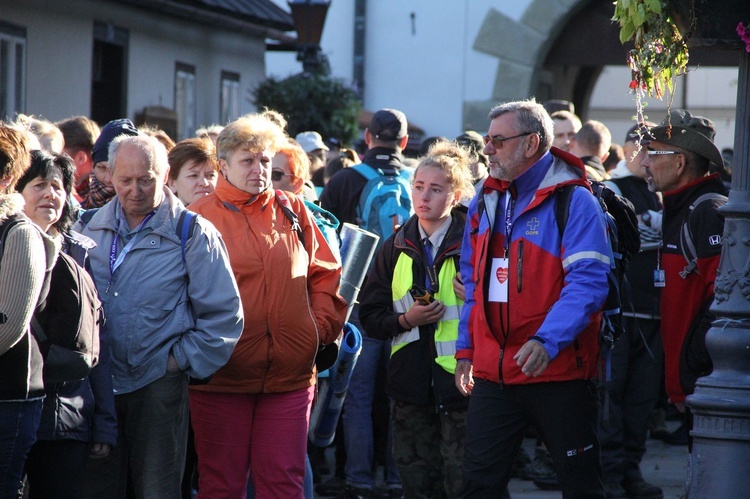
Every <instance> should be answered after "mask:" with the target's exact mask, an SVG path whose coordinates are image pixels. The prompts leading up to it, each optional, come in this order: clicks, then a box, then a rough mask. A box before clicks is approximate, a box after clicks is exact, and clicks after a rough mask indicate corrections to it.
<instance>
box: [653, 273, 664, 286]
mask: <svg viewBox="0 0 750 499" xmlns="http://www.w3.org/2000/svg"><path fill="white" fill-rule="evenodd" d="M666 285H667V282H666V278H665V276H664V270H663V269H656V270H654V287H655V288H663V287H664V286H666Z"/></svg>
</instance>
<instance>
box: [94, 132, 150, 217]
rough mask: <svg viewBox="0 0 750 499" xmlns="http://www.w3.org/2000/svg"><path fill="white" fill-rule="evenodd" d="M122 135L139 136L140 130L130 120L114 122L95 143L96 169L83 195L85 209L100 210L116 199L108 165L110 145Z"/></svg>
mask: <svg viewBox="0 0 750 499" xmlns="http://www.w3.org/2000/svg"><path fill="white" fill-rule="evenodd" d="M120 135H131V136H136V135H138V129H137V128H136V127H135V125H133V122H132V121H130V120H128V119H124V118H123V119H119V120H112V121H110V122H109V123H107V124H106V125H104V128H102V131H101V133H100V134H99V138H98V139H96V142H94V148H93V149H92V150H91V161H92V162H93V163H94V169H93V171H92V172H91V174H90V175H89V184H88V189H87V191H86V192H85V195H84V194H81V197H82V200H81V206H82V207H83V208H85V209H90V208H99V207H100V206H104V205H105V204H107V203H108V202H109V200H110V199H112V198H113V197H115V188H114V187H113V186H112V177H111V174H110V171H109V165H108V163H107V156H108V155H109V144H110V143H111V142H112V141H113V140H114V139H115V137H118V136H120Z"/></svg>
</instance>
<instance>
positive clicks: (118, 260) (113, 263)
mask: <svg viewBox="0 0 750 499" xmlns="http://www.w3.org/2000/svg"><path fill="white" fill-rule="evenodd" d="M155 213H156V212H155V211H152V212H151V213H149V214H148V215H146V218H144V219H143V221H142V222H141V223H140V225H138V228H137V229H136V230H135V235H134V236H133V238H132V239H131V240H130V241H128V244H126V245H125V247H124V248H123V249H122V251H121V252H120V254H119V255H118V254H117V243H118V241H119V240H120V231H119V228H118V230H117V232H116V233H115V237H114V239H113V240H112V247H111V248H110V250H109V282H110V283H111V282H112V277H113V276H114V275H115V271H116V270H117V267H119V266H120V265H121V264H122V262H123V261H124V260H125V256H126V255H127V254H128V253H129V252H130V250H131V249H133V245H134V244H135V240H136V239H138V233H139V232H140V231H141V229H142V228H143V226H144V225H146V222H148V221H149V220H151V217H153V216H154V214H155ZM120 223H121V224H122V222H120ZM107 289H109V286H107Z"/></svg>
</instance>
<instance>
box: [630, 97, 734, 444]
mask: <svg viewBox="0 0 750 499" xmlns="http://www.w3.org/2000/svg"><path fill="white" fill-rule="evenodd" d="M650 133H651V136H652V137H653V138H652V139H651V142H650V143H649V144H648V146H647V147H646V149H647V151H646V157H645V159H644V160H643V162H642V163H641V166H642V168H643V169H644V170H645V172H646V181H647V182H648V185H649V189H651V191H652V192H656V191H659V192H661V193H662V194H663V196H664V218H663V220H662V234H663V235H662V241H663V243H662V248H661V262H660V267H659V269H660V271H659V272H661V273H660V274H656V275H655V284H656V285H660V286H663V288H664V289H663V291H662V296H661V318H662V325H661V331H662V341H663V344H664V360H665V377H666V390H667V396H668V397H669V401H670V402H671V403H673V404H675V406H676V407H677V409H678V410H679V411H680V412H684V411H685V405H684V401H685V396H686V395H689V394H691V393H693V390H694V389H695V381H696V380H697V379H698V378H699V377H701V376H706V375H708V374H710V373H711V370H712V369H713V366H712V364H711V359H710V358H709V357H708V354H707V352H706V347H705V341H704V340H705V335H706V332H707V331H708V329H709V328H710V327H711V320H712V319H713V317H712V314H711V313H710V312H709V310H708V307H709V306H710V304H711V302H712V301H713V292H714V280H715V279H716V272H717V269H718V266H719V258H720V256H721V241H722V234H723V232H724V216H723V215H721V214H720V213H719V211H718V208H719V207H720V206H721V205H722V204H724V203H725V202H726V198H725V197H723V196H722V195H724V194H726V189H725V188H724V184H723V183H722V181H721V179H720V178H719V175H718V173H711V171H712V165H713V168H714V169H716V170H720V169H723V166H724V165H723V160H722V157H721V153H720V152H719V149H718V148H717V147H716V146H715V145H714V143H713V140H714V136H715V133H716V132H715V128H714V124H713V122H712V121H711V120H709V119H707V118H704V117H701V116H692V115H691V114H690V113H689V112H687V111H684V110H675V111H672V112H671V113H670V114H669V116H667V117H666V118H665V119H664V121H663V122H662V123H661V124H660V125H659V126H657V127H654V128H652V129H651V131H650ZM714 171H715V170H714ZM684 229H687V230H688V232H689V234H691V235H692V237H691V238H684V237H683V236H682V232H683V230H684ZM689 239H692V246H694V252H693V251H691V250H690V249H689V248H690V246H691V245H690V244H687V243H686V241H688V240H689ZM693 253H694V254H693ZM659 281H661V282H659ZM685 427H686V430H688V431H689V429H690V428H691V427H692V421H691V418H690V415H689V413H686V424H685Z"/></svg>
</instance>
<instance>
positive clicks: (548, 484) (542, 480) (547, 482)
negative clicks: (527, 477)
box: [533, 472, 561, 490]
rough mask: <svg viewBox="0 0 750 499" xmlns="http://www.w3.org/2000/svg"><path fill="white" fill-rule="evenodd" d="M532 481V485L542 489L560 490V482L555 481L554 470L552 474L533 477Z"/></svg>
mask: <svg viewBox="0 0 750 499" xmlns="http://www.w3.org/2000/svg"><path fill="white" fill-rule="evenodd" d="M533 481H534V485H536V486H537V487H538V488H540V489H542V490H561V489H560V482H558V481H557V474H556V473H554V472H553V473H552V475H549V476H546V477H539V478H535V479H534V480H533Z"/></svg>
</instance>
